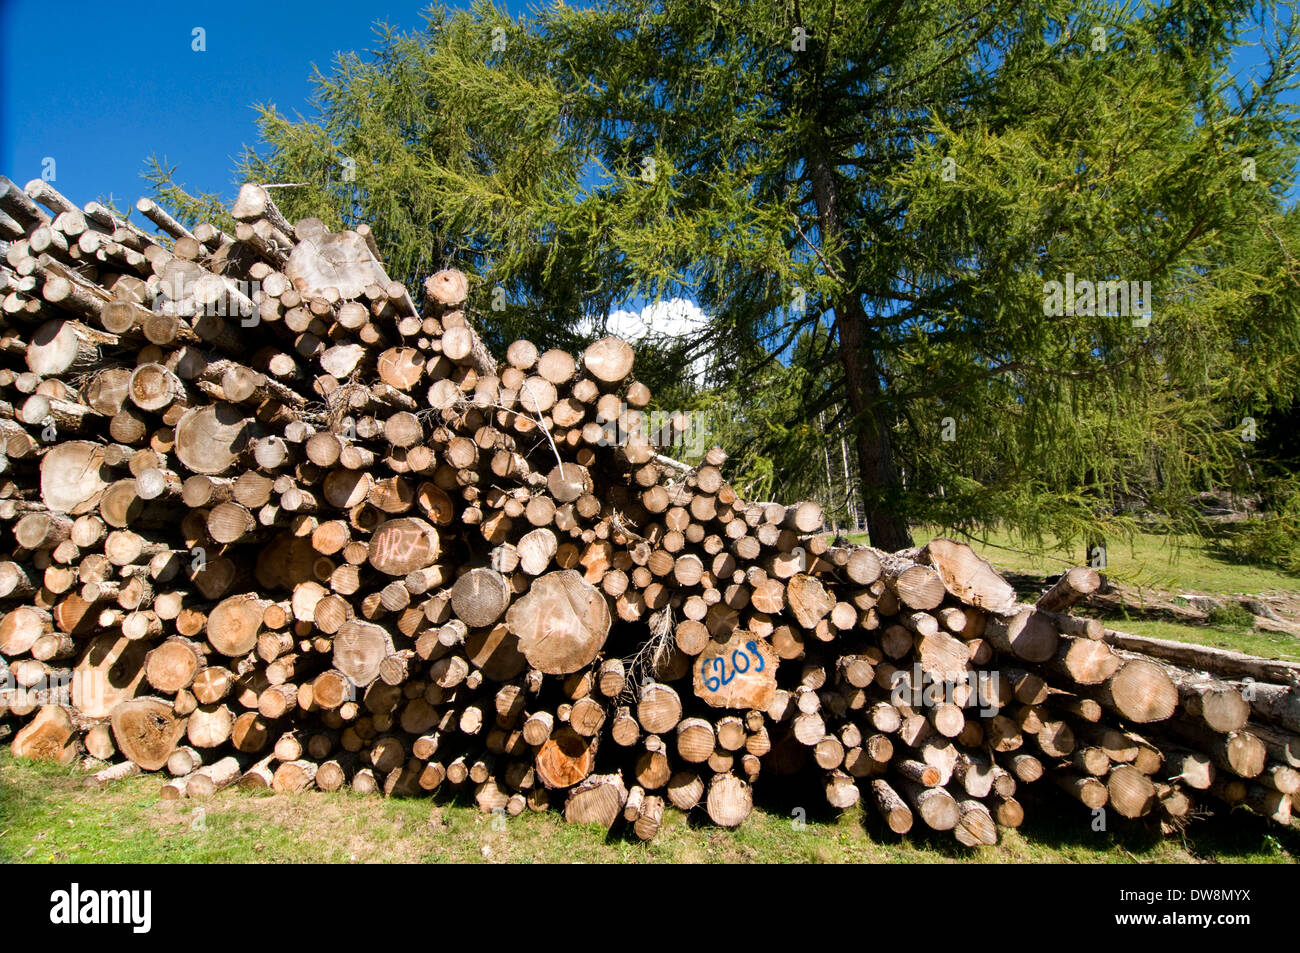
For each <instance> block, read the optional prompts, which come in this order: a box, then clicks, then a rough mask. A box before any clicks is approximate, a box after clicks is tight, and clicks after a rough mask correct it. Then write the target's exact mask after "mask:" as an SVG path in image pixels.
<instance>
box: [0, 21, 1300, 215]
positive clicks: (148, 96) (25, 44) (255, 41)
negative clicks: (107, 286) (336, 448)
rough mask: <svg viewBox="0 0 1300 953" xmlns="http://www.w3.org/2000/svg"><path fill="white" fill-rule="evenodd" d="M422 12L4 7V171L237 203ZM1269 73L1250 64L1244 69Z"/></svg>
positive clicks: (123, 192) (92, 193)
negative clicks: (335, 92)
mask: <svg viewBox="0 0 1300 953" xmlns="http://www.w3.org/2000/svg"><path fill="white" fill-rule="evenodd" d="M453 5H456V6H468V3H467V2H464V3H458V4H453ZM425 6H426V4H424V3H419V2H411V0H405V2H403V0H377V2H367V0H348V2H341V0H311V2H308V0H261V2H251V0H226V2H223V3H221V4H217V5H212V6H200V5H189V4H177V3H175V2H174V0H168V2H159V0H118V2H116V3H104V2H103V0H55V2H54V3H50V2H49V0H44V2H41V0H0V172H3V173H4V174H6V175H8V176H9V177H10V178H12V179H14V180H15V181H17V182H18V184H19V185H22V184H24V183H26V182H27V181H28V180H30V179H32V178H35V177H37V176H39V175H40V174H41V172H42V169H43V163H44V162H45V161H46V159H47V158H48V159H53V160H54V162H55V180H54V185H55V186H56V187H57V188H58V189H60V190H61V191H62V192H63V193H64V194H66V195H67V196H68V197H69V198H70V199H72V200H73V201H74V202H77V203H78V204H82V203H85V202H88V201H90V200H91V199H96V198H103V197H109V196H111V197H112V198H113V199H114V200H115V201H116V202H117V204H118V205H119V206H120V207H123V208H128V207H130V205H131V204H133V203H134V200H135V199H136V198H138V197H139V196H141V195H145V194H147V193H148V190H149V184H148V183H147V182H145V181H144V180H143V179H141V178H140V173H141V171H142V170H143V169H144V167H145V161H146V159H147V158H148V157H149V156H150V155H153V154H157V155H158V156H159V157H165V158H166V159H167V161H168V163H169V164H172V165H175V166H177V167H178V171H177V177H178V180H179V181H180V182H182V183H184V184H185V185H186V187H187V188H189V189H190V190H191V191H205V192H219V193H221V194H222V195H224V196H225V197H226V198H227V199H233V197H234V194H235V187H234V184H233V183H232V169H233V168H234V164H235V157H236V156H237V154H238V153H239V152H240V149H241V147H242V146H243V145H244V144H245V143H250V144H251V143H254V142H255V141H256V139H257V131H256V128H255V126H254V122H253V120H254V112H253V109H252V105H253V104H254V103H259V102H271V103H275V104H276V105H278V106H279V107H280V109H281V111H283V112H286V113H288V114H290V115H292V114H294V113H296V112H300V111H301V112H305V111H307V109H308V105H307V97H308V95H309V94H310V85H309V82H308V79H309V77H310V75H311V67H312V64H313V63H315V64H317V65H318V66H320V67H321V69H322V70H325V71H328V70H329V68H330V64H331V61H332V58H333V55H334V53H335V51H337V50H355V49H362V50H364V49H365V48H367V45H368V43H369V42H370V41H371V40H372V39H373V35H374V34H373V32H372V25H373V24H374V23H375V22H376V21H379V20H383V21H386V22H389V23H391V24H393V25H395V26H398V27H400V28H403V29H408V30H409V29H415V28H418V27H420V26H421V25H422V23H423V21H422V19H421V17H420V10H421V9H424V7H425ZM505 6H506V8H507V9H509V10H510V11H511V12H512V13H515V14H516V15H517V14H518V13H519V12H521V11H522V10H523V9H524V8H525V4H524V3H520V2H511V3H506V4H505ZM196 27H200V28H202V29H203V30H205V31H206V35H205V38H204V39H205V43H206V50H204V51H202V52H198V51H195V50H194V49H193V48H192V46H193V30H194V29H195V28H196ZM53 33H57V35H58V44H57V47H56V46H55V44H54V43H52V42H51V35H52V34H53ZM1259 61H1260V57H1259V56H1258V54H1257V53H1254V52H1247V53H1245V54H1243V56H1242V57H1241V58H1240V60H1239V62H1238V64H1236V65H1237V66H1238V67H1239V68H1240V69H1242V70H1251V69H1254V68H1257V66H1258V64H1259ZM1291 100H1292V101H1293V102H1297V101H1300V100H1297V98H1296V97H1295V96H1292V97H1291Z"/></svg>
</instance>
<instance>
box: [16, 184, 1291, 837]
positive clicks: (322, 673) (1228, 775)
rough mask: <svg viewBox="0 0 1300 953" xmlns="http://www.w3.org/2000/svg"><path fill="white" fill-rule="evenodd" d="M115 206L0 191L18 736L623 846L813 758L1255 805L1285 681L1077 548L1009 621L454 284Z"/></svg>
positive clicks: (971, 811)
mask: <svg viewBox="0 0 1300 953" xmlns="http://www.w3.org/2000/svg"><path fill="white" fill-rule="evenodd" d="M137 209H138V210H139V211H140V212H141V213H142V214H143V215H144V216H145V217H146V218H147V219H148V220H149V221H150V222H151V223H152V224H153V225H154V226H156V228H157V230H158V232H159V234H154V233H153V232H150V231H146V230H144V229H141V228H139V227H137V226H136V225H134V224H131V223H130V222H128V221H125V220H122V219H119V218H118V217H116V216H115V215H114V214H113V213H112V212H111V211H110V210H108V209H106V208H104V207H103V206H100V205H98V204H96V203H90V204H88V205H86V206H84V207H81V208H78V207H77V206H75V205H74V204H72V203H71V202H69V201H68V200H67V199H65V198H64V197H63V196H62V195H60V194H59V193H58V192H56V191H55V190H54V189H53V188H51V187H50V186H49V185H48V184H46V183H44V182H41V181H39V180H37V181H34V182H32V183H29V184H28V185H27V187H26V188H25V189H20V188H18V187H17V186H16V185H14V184H13V183H12V182H10V181H9V180H8V179H2V178H0V232H2V233H3V236H2V237H3V238H4V239H5V244H4V246H3V248H4V255H3V258H4V262H3V265H0V295H2V296H3V321H4V327H3V330H2V331H0V333H2V334H3V337H0V351H2V352H3V354H4V360H3V364H2V366H0V446H3V449H4V454H3V456H2V457H0V470H2V471H3V472H0V550H2V551H3V561H0V609H3V614H2V615H0V668H2V671H0V683H2V684H3V686H4V690H3V692H2V693H0V725H6V724H7V728H8V730H10V731H12V745H11V746H12V750H13V752H14V753H15V754H17V755H20V756H25V757H39V758H51V759H55V760H58V761H61V762H63V763H67V764H72V763H75V762H77V761H78V760H79V759H82V760H84V761H85V762H86V763H88V764H91V765H94V766H95V767H96V769H97V771H96V773H95V774H94V775H93V777H92V779H91V782H90V783H94V784H107V783H110V782H112V781H114V780H117V779H120V778H123V777H129V776H131V775H134V774H137V773H139V772H142V771H144V772H164V773H165V775H166V777H167V780H166V782H165V783H164V784H162V786H161V792H160V793H161V796H162V797H163V798H204V797H210V796H212V795H213V794H215V793H216V792H217V791H219V790H221V789H222V788H225V787H228V786H231V785H242V786H252V787H269V788H271V789H274V790H275V791H278V792H285V793H296V792H300V791H304V790H308V789H312V788H316V789H320V790H324V791H333V790H338V789H340V788H342V787H344V786H348V787H351V788H352V789H354V790H357V791H362V792H378V793H382V794H384V795H388V796H411V795H416V794H420V793H422V792H435V791H464V790H469V791H472V792H473V796H474V798H475V800H476V802H477V803H478V805H479V806H480V807H481V808H482V809H483V810H485V811H500V812H504V813H506V814H511V815H513V814H518V813H520V812H522V811H525V810H542V809H546V808H547V807H553V808H556V809H560V810H563V812H564V815H565V817H566V818H567V819H568V820H570V821H576V822H589V823H598V824H600V825H601V826H603V827H606V828H609V827H611V826H613V825H614V824H615V823H617V822H618V821H620V819H621V820H622V821H623V822H624V823H625V824H626V825H627V828H628V829H629V830H630V831H632V832H633V833H634V835H635V836H636V837H639V838H642V839H649V838H652V837H654V836H655V833H656V832H657V831H658V829H659V827H660V824H661V822H662V819H663V816H664V811H665V808H666V807H667V806H672V807H675V808H677V809H680V810H683V811H689V810H693V809H697V808H698V809H700V810H702V811H703V812H705V813H707V815H708V817H709V818H710V819H711V820H712V821H713V822H714V823H716V824H719V825H722V826H726V827H734V826H737V825H739V824H741V823H742V822H743V821H744V820H745V818H746V817H747V816H748V815H749V813H750V811H751V810H752V808H753V804H754V793H755V791H756V790H760V789H762V788H764V787H768V786H771V787H777V786H779V785H782V784H805V785H807V784H810V783H811V784H813V785H815V786H816V788H817V789H818V791H819V794H818V796H819V797H820V796H824V797H825V799H826V801H827V802H828V803H829V804H830V805H832V806H834V807H836V808H841V809H843V808H847V807H850V806H852V805H855V804H857V803H858V802H859V801H860V800H861V801H863V802H865V803H866V804H867V805H869V806H870V808H871V809H872V810H874V811H877V812H879V815H880V817H881V818H882V820H883V823H884V824H885V825H886V826H887V827H888V828H889V829H891V830H893V831H895V832H898V833H905V832H906V831H908V830H909V829H910V828H911V827H912V826H913V825H914V823H915V821H916V819H917V818H919V820H920V822H921V824H922V825H924V826H926V827H929V828H931V829H934V830H940V831H951V832H952V834H953V836H954V837H955V838H956V839H957V840H958V841H960V842H961V843H963V844H966V845H979V844H992V843H995V842H996V840H997V836H998V829H999V827H1016V826H1018V825H1019V824H1020V823H1021V822H1022V820H1023V817H1024V810H1023V808H1022V806H1021V803H1020V800H1019V799H1018V797H1017V795H1018V792H1022V790H1023V788H1024V786H1026V785H1029V784H1033V783H1034V782H1039V784H1040V786H1041V787H1042V788H1044V789H1049V790H1052V791H1054V792H1056V794H1057V795H1058V796H1059V797H1061V798H1062V799H1069V800H1073V801H1077V802H1081V803H1082V805H1084V807H1085V808H1086V809H1089V810H1094V811H1095V810H1096V809H1098V808H1106V809H1108V810H1113V811H1114V812H1116V813H1117V814H1119V815H1121V816H1123V817H1127V818H1139V817H1149V818H1151V819H1152V820H1153V821H1154V822H1155V823H1158V824H1159V825H1161V827H1162V828H1163V829H1165V830H1167V831H1172V830H1176V829H1179V828H1181V827H1182V826H1183V825H1184V824H1185V823H1186V822H1187V820H1188V819H1189V818H1190V817H1191V816H1192V814H1193V812H1194V811H1195V812H1199V813H1203V812H1207V811H1213V810H1219V809H1223V808H1224V807H1225V806H1229V807H1230V806H1234V805H1245V806H1247V807H1248V808H1250V809H1251V810H1253V811H1255V812H1257V813H1260V814H1263V815H1265V816H1267V817H1270V818H1272V819H1273V820H1275V821H1278V822H1280V823H1288V822H1289V818H1290V811H1291V809H1292V803H1293V796H1294V795H1295V793H1296V791H1297V788H1300V774H1297V771H1296V769H1297V768H1300V702H1298V701H1297V694H1296V693H1297V688H1296V684H1297V681H1298V680H1300V679H1297V672H1298V671H1300V669H1298V668H1297V667H1296V666H1288V665H1286V664H1283V663H1268V662H1265V661H1263V660H1258V659H1256V660H1250V659H1249V658H1248V657H1244V656H1243V657H1239V658H1238V659H1236V660H1234V661H1233V662H1232V663H1231V664H1226V663H1225V665H1226V667H1224V666H1220V667H1217V668H1216V665H1217V664H1218V663H1216V662H1215V661H1214V660H1213V659H1212V658H1209V657H1208V656H1196V657H1190V656H1185V657H1181V658H1180V657H1171V655H1170V654H1169V653H1168V652H1166V653H1165V654H1163V655H1162V654H1161V653H1159V652H1156V651H1148V650H1146V649H1144V648H1142V647H1135V646H1132V645H1124V644H1122V643H1121V644H1112V643H1115V642H1116V640H1115V638H1114V636H1113V634H1112V635H1111V636H1110V637H1109V640H1108V637H1107V633H1106V631H1105V630H1104V629H1103V627H1102V626H1101V625H1100V623H1098V622H1096V621H1095V620H1087V619H1083V618H1077V617H1075V616H1072V615H1070V614H1068V610H1069V609H1070V608H1071V607H1072V606H1073V605H1074V604H1075V603H1076V602H1077V601H1078V600H1079V599H1081V598H1082V597H1084V596H1085V595H1086V594H1087V593H1088V592H1090V591H1092V590H1095V589H1096V587H1097V585H1098V584H1099V582H1100V579H1099V577H1098V576H1097V574H1096V573H1095V572H1093V571H1092V570H1087V569H1077V570H1072V571H1071V572H1068V573H1066V574H1065V575H1064V576H1062V577H1061V579H1060V580H1059V581H1058V582H1057V583H1056V584H1055V585H1054V586H1053V587H1052V588H1051V589H1050V590H1049V591H1048V592H1046V593H1044V594H1043V595H1042V597H1041V598H1040V599H1038V600H1037V603H1036V604H1032V605H1030V604H1022V603H1020V602H1018V601H1017V598H1016V594H1015V592H1014V590H1012V588H1011V587H1010V586H1009V585H1008V584H1007V583H1006V582H1005V581H1004V580H1003V579H1002V578H1001V577H1000V576H998V574H997V573H996V572H995V571H994V570H993V569H992V568H991V567H989V566H988V564H987V563H985V562H983V561H982V560H981V559H979V558H978V557H977V556H976V554H975V553H974V552H973V551H972V550H971V549H970V548H969V547H967V546H965V545H964V544H961V543H957V542H953V541H951V540H946V539H936V540H933V541H932V542H930V543H929V544H928V545H927V546H925V547H922V548H919V549H915V550H911V551H907V552H902V553H883V552H878V551H876V550H873V549H870V548H867V547H837V546H832V545H830V544H828V542H827V539H826V537H825V535H823V534H822V513H821V510H820V508H819V507H818V506H817V505H816V504H812V503H798V504H795V505H791V506H785V505H781V504H777V503H770V502H766V503H765V502H747V501H744V500H741V499H740V498H738V496H737V494H736V493H735V491H734V490H733V489H732V488H731V486H730V485H728V483H727V482H726V480H725V478H724V475H723V467H724V465H725V463H726V455H725V454H724V453H723V451H722V450H720V449H717V448H715V449H713V450H711V451H709V452H708V453H707V454H705V455H704V458H703V459H702V460H701V461H700V463H699V464H698V465H696V466H687V465H686V464H683V463H679V462H677V461H676V460H674V459H672V458H671V457H669V456H666V455H664V454H661V453H660V452H659V451H660V450H662V449H664V448H665V447H666V446H668V445H671V444H672V443H673V438H674V437H676V436H679V435H680V434H681V432H682V431H683V430H684V429H685V428H686V427H687V426H689V419H688V418H687V417H686V416H685V415H681V416H675V417H670V418H668V422H667V423H666V424H664V423H663V421H662V419H659V418H657V417H652V415H650V414H649V413H648V410H647V409H648V407H649V406H650V404H651V394H650V391H649V389H648V388H647V387H646V386H645V385H644V384H642V383H640V382H638V381H637V380H636V379H635V377H634V376H633V352H632V349H631V347H630V346H629V345H627V344H626V343H625V342H623V341H621V340H618V339H616V338H603V339H601V340H598V341H596V342H594V343H593V344H591V345H590V346H589V347H588V348H586V350H585V351H584V352H583V353H582V354H581V355H579V356H577V357H575V356H573V355H571V354H569V353H566V352H564V351H561V350H554V349H553V350H545V351H541V350H539V348H537V347H536V346H535V345H533V344H532V343H530V342H528V341H522V340H521V341H515V342H514V343H512V344H510V346H509V347H508V348H507V349H506V353H505V361H504V363H498V362H497V360H496V359H495V357H494V356H493V355H492V354H491V353H490V352H489V350H488V349H487V348H486V347H485V346H484V345H483V343H482V341H481V340H480V339H479V337H478V335H477V334H476V333H475V331H474V329H473V327H472V326H471V324H470V322H469V320H468V319H467V316H466V301H467V298H468V294H469V288H468V282H467V280H466V278H465V276H464V275H462V274H461V273H460V272H457V271H454V270H446V271H440V272H438V273H437V274H435V275H433V276H432V277H430V278H429V279H428V280H427V281H425V282H424V286H423V289H422V294H421V295H420V296H419V304H418V305H417V303H416V301H415V300H413V299H412V297H411V296H410V295H409V293H408V291H407V289H406V288H405V287H404V286H403V285H402V284H401V283H400V282H397V281H393V280H392V279H391V278H390V276H389V275H388V274H387V273H386V272H385V269H384V266H383V264H382V262H381V261H380V260H379V255H378V253H377V250H376V248H375V244H374V241H373V238H372V236H371V235H370V233H369V232H368V230H367V229H366V228H365V227H364V226H362V227H359V228H358V229H356V230H354V231H344V232H341V233H333V232H330V231H329V230H327V229H326V228H325V226H324V225H323V224H322V223H321V222H320V221H318V220H315V219H306V220H304V221H300V222H298V223H296V224H291V223H289V222H288V221H287V220H285V218H284V216H283V215H282V214H280V212H279V210H278V209H277V208H276V206H275V203H274V201H272V199H271V197H270V194H269V192H268V191H267V190H266V189H264V188H262V187H260V186H257V185H252V184H250V185H245V186H244V187H243V188H242V189H241V191H240V194H239V198H238V200H237V202H236V204H235V206H234V209H233V217H234V219H235V220H236V221H237V223H238V224H237V226H236V227H235V233H234V234H233V235H230V234H227V233H226V232H224V231H222V230H221V229H220V228H218V227H216V226H214V225H211V224H199V225H196V226H194V227H193V228H192V229H190V228H186V227H185V226H183V225H182V224H180V223H179V222H178V221H176V219H174V218H173V217H172V216H171V215H169V214H168V213H167V212H166V211H165V210H163V209H162V208H160V207H159V206H157V205H156V204H154V203H153V202H150V201H149V200H141V202H140V203H139V204H138V205H137ZM652 422H653V423H657V424H658V425H659V426H658V429H657V430H655V431H654V432H652V430H651V423H652ZM1175 655H1176V653H1175ZM1241 658H1245V659H1247V661H1245V662H1242V661H1240V659H1241ZM1083 818H1084V819H1085V820H1086V819H1087V814H1086V811H1085V812H1084V814H1083Z"/></svg>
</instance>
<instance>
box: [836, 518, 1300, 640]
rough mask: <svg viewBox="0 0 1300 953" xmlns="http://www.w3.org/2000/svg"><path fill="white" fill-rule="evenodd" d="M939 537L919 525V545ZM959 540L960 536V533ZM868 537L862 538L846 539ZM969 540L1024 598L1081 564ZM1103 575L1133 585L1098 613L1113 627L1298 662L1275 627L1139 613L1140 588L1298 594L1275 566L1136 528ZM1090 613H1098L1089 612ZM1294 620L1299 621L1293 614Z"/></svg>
mask: <svg viewBox="0 0 1300 953" xmlns="http://www.w3.org/2000/svg"><path fill="white" fill-rule="evenodd" d="M935 535H939V534H938V533H937V532H936V531H933V530H930V531H926V530H924V529H918V530H917V531H916V542H917V544H918V545H920V544H922V543H924V542H925V541H927V540H929V539H930V538H931V537H933V536H935ZM959 538H961V537H959ZM850 539H852V540H853V541H854V542H866V537H865V536H853V537H850ZM966 542H969V543H970V544H971V546H972V547H973V548H974V549H975V550H976V551H977V552H979V554H980V555H981V556H983V557H984V558H985V559H987V560H988V561H989V562H990V563H992V564H993V565H994V566H996V567H997V568H998V569H1000V570H1003V571H1005V572H1008V573H1015V574H1019V575H1021V576H1024V577H1028V579H1029V580H1030V582H1028V583H1025V584H1022V585H1021V586H1020V591H1021V595H1022V597H1027V598H1030V599H1032V598H1033V596H1032V593H1034V592H1037V591H1040V587H1039V583H1041V582H1042V581H1043V580H1046V579H1047V578H1048V577H1050V576H1054V575H1056V574H1058V573H1060V572H1061V571H1062V570H1064V569H1067V568H1069V567H1071V566H1079V565H1083V564H1084V562H1085V560H1084V553H1083V551H1082V548H1081V547H1079V546H1075V547H1073V548H1072V549H1068V550H1067V549H1065V548H1063V547H1059V546H1054V545H1052V544H1050V543H1049V544H1048V545H1046V546H1044V547H1043V548H1042V549H1041V550H1038V551H1029V550H1026V549H1025V547H1024V544H1022V543H1018V542H1017V541H1016V540H1014V539H1012V538H1011V537H1010V536H1008V535H1006V534H1004V533H990V534H988V536H987V537H985V538H983V539H968V540H966ZM1105 571H1106V575H1107V576H1108V577H1109V578H1110V579H1112V580H1113V581H1115V582H1118V583H1122V584H1124V585H1125V586H1126V587H1131V588H1132V589H1134V590H1137V593H1136V598H1135V599H1134V600H1133V602H1132V604H1131V605H1130V606H1129V607H1127V608H1126V609H1125V610H1124V611H1121V612H1110V613H1102V614H1099V615H1100V618H1102V619H1104V620H1105V621H1106V624H1107V625H1109V626H1110V627H1111V628H1116V629H1122V630H1124V631H1125V632H1132V633H1133V634H1134V635H1146V636H1152V637H1155V638H1161V639H1177V640H1180V641H1183V642H1195V643H1198V644H1202V645H1212V646H1214V647H1216V648H1225V649H1236V650H1237V651H1239V652H1249V653H1251V654H1252V655H1262V656H1265V657H1268V658H1284V659H1295V660H1300V638H1297V637H1295V636H1293V635H1288V634H1284V633H1278V632H1267V631H1263V630H1260V629H1252V628H1251V627H1249V626H1224V625H1190V624H1187V623H1184V622H1179V621H1173V620H1169V619H1164V618H1154V617H1151V616H1150V615H1148V614H1146V613H1144V612H1143V604H1142V596H1143V594H1156V593H1160V594H1164V595H1165V596H1177V595H1178V594H1180V593H1201V594H1204V595H1211V596H1220V597H1223V596H1235V595H1242V594H1251V595H1260V594H1263V593H1279V592H1280V593H1291V594H1293V595H1294V596H1295V597H1296V598H1297V599H1298V600H1300V578H1298V577H1296V576H1291V575H1288V574H1287V573H1284V572H1281V571H1279V570H1276V569H1273V568H1271V567H1268V566H1259V565H1254V564H1249V563H1241V562H1236V561H1233V560H1229V559H1226V558H1224V557H1223V555H1222V554H1221V553H1220V552H1219V551H1218V550H1216V548H1215V547H1214V545H1213V543H1212V542H1211V541H1208V540H1203V539H1198V538H1196V537H1192V536H1183V537H1176V538H1171V537H1167V536H1160V535H1156V534H1153V533H1139V534H1136V535H1135V536H1134V537H1133V538H1132V539H1121V540H1114V541H1112V542H1111V543H1110V544H1109V545H1108V547H1107V552H1106V569H1105ZM1094 614H1096V613H1094ZM1297 621H1300V620H1297Z"/></svg>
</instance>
